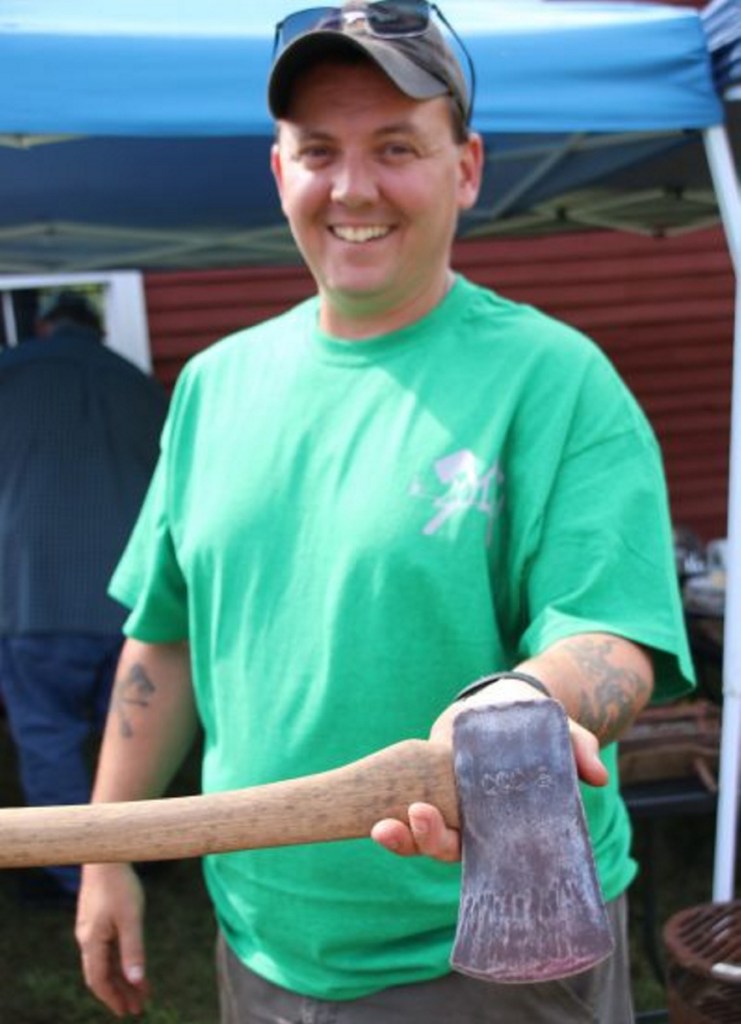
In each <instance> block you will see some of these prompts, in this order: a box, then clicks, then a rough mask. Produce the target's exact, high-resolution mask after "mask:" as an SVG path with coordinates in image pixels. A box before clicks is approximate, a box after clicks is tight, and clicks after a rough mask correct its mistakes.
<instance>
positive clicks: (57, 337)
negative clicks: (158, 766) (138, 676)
mask: <svg viewBox="0 0 741 1024" xmlns="http://www.w3.org/2000/svg"><path fill="white" fill-rule="evenodd" d="M102 340H103V330H102V327H101V322H100V318H99V316H98V313H97V311H96V309H95V307H94V306H93V305H92V303H91V302H89V301H88V299H87V298H86V297H85V296H84V295H83V294H82V293H80V292H74V291H63V292H61V293H57V294H55V295H53V296H52V297H51V300H47V302H46V305H45V306H42V307H41V309H40V311H39V316H38V319H37V324H36V336H35V337H33V338H31V339H29V340H28V341H25V342H23V343H22V344H20V345H18V346H17V347H15V348H12V349H8V350H6V351H4V352H2V354H0V410H2V423H3V429H2V431H0V694H1V695H2V701H3V703H4V706H5V711H6V715H7V720H8V725H9V729H10V733H11V736H12V739H13V741H14V744H15V747H16V750H17V756H18V766H19V771H20V779H21V784H22V788H23V792H24V796H25V799H26V801H27V803H28V804H31V805H35V806H40V805H49V804H68V803H69V804H73V803H84V802H86V801H87V800H88V799H89V796H90V778H89V775H90V773H89V770H88V758H87V753H88V745H89V743H90V740H91V736H93V735H94V734H95V733H96V731H99V729H100V727H101V726H102V722H103V720H104V717H105V714H106V711H107V707H108V701H109V696H110V690H111V685H112V679H113V673H114V669H115V665H116V662H117V659H118V655H119V650H120V647H121V643H122V633H121V626H122V623H123V618H124V613H123V610H122V608H121V607H120V605H118V604H117V603H116V602H115V601H113V600H111V598H109V597H108V596H107V594H106V588H107V582H108V579H109V577H110V574H111V570H112V568H113V566H114V565H115V564H116V561H117V559H118V557H119V555H120V553H121V550H122V548H123V546H124V544H125V541H126V538H127V536H128V533H129V531H130V529H131V525H132V523H133V521H134V519H135V517H136V513H137V511H138V509H139V506H140V504H141V500H142V497H143V495H144V492H145V490H146V488H147V485H148V482H149V478H150V476H151V473H152V470H153V467H154V464H155V460H156V458H157V453H158V442H159V434H160V430H161V427H162V423H163V420H164V416H165V413H166V406H167V400H166V397H165V394H164V391H163V390H162V389H161V388H160V386H159V385H158V384H157V383H156V382H155V381H154V380H153V379H152V378H150V377H149V376H147V375H146V374H145V373H143V372H142V371H141V370H139V369H138V368H136V367H135V366H134V365H133V364H132V363H130V362H129V361H128V360H127V359H125V358H123V357H122V356H120V355H117V354H116V353H114V352H113V351H111V350H110V349H109V348H107V347H106V346H105V345H104V344H103V343H102ZM78 886H79V869H78V868H75V867H64V868H62V867H59V868H52V869H50V871H49V872H48V873H33V874H32V873H26V874H24V875H23V876H22V892H23V893H24V894H25V895H27V896H28V897H29V898H36V899H40V898H44V900H45V901H50V900H51V901H57V900H61V901H64V900H65V897H66V899H67V900H68V901H69V902H72V900H73V899H74V896H75V894H76V891H77V888H78Z"/></svg>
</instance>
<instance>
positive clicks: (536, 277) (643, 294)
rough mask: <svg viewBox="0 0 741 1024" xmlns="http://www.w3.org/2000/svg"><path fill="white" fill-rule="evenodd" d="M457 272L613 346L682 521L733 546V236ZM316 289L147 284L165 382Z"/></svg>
mask: <svg viewBox="0 0 741 1024" xmlns="http://www.w3.org/2000/svg"><path fill="white" fill-rule="evenodd" d="M455 264H456V266H457V267H458V268H459V269H460V270H462V271H463V272H465V273H466V274H467V275H468V276H469V277H470V278H471V279H473V280H475V281H478V282H480V283H482V284H485V285H488V286H489V287H492V288H495V289H496V290H497V291H499V292H501V293H502V294H504V295H507V296H509V297H511V298H513V299H518V300H521V301H526V302H531V303H533V304H534V305H536V306H539V307H540V308H541V309H544V310H546V311H547V312H549V313H552V314H553V315H555V316H557V317H559V318H560V319H563V320H565V321H567V322H568V323H570V324H573V325H574V326H575V327H578V328H580V329H581V330H583V331H585V332H586V333H587V334H589V335H590V336H591V337H592V338H593V339H594V340H595V341H596V342H597V343H598V344H599V345H601V347H602V348H603V349H604V350H605V351H606V352H607V354H608V355H609V356H610V358H611V359H612V361H613V362H614V363H615V365H616V366H617V368H618V369H619V371H620V373H621V374H622V375H623V377H624V378H625V380H626V381H627V383H628V385H629V386H630V387H631V389H632V390H633V392H634V393H635V395H636V396H637V398H638V400H639V401H640V403H641V405H642V406H643V408H644V409H645V411H646V413H647V414H648V416H649V418H650V420H651V422H652V424H653V426H654V429H655V430H656V433H657V435H658V437H659V440H660V441H661V444H662V448H663V451H664V458H665V462H666V468H667V477H668V480H669V491H670V496H671V502H672V513H673V516H674V520H675V522H677V523H683V524H686V525H689V526H692V527H693V528H694V529H695V530H697V531H698V532H699V533H700V535H701V536H702V537H704V538H705V539H710V538H712V537H718V536H724V535H725V532H726V500H727V483H726V481H727V474H728V439H729V429H730V380H731V361H732V342H733V301H734V285H733V272H732V268H731V264H730V259H729V257H728V253H727V250H726V247H725V241H724V238H723V235H722V233H721V231H720V230H719V229H716V230H710V231H703V232H697V233H693V234H690V235H687V236H685V237H683V238H675V239H661V240H655V239H646V238H641V237H637V236H628V235H623V234H619V233H617V232H609V233H608V232H604V233H603V232H600V233H595V234H581V235H561V236H554V237H549V238H544V239H536V240H533V239H529V240H523V239H518V240H494V241H480V242H464V243H461V244H460V245H458V246H457V248H456V251H455ZM312 291H313V288H312V283H311V281H310V279H309V277H308V274H307V273H306V271H304V270H303V269H301V268H298V267H290V268H286V267H281V268H264V267H262V268H244V269H239V270H215V271H204V272H187V273H169V274H168V273H156V274H155V273H153V274H148V275H147V276H146V293H147V306H148V311H149V327H150V333H151V338H152V349H153V355H154V360H155V368H156V372H157V374H158V376H159V377H160V378H161V379H162V380H163V381H164V382H165V383H166V384H167V385H168V386H169V385H171V384H172V383H173V382H174V379H175V377H176V375H177V372H178V370H179V369H180V367H181V365H182V363H183V361H184V360H185V359H186V358H187V357H188V356H190V355H191V354H193V353H194V352H196V351H198V350H199V349H201V348H204V347H205V346H206V345H208V344H210V343H211V342H212V341H214V340H215V339H217V338H219V337H221V336H223V335H224V334H227V333H229V332H230V331H233V330H236V329H238V328H240V327H243V326H245V325H248V324H252V323H256V322H258V321H260V320H263V319H265V318H266V317H268V316H273V315H275V314H277V313H279V312H280V311H281V310H283V309H285V308H287V307H288V306H289V305H292V304H293V303H295V302H296V301H298V300H299V299H301V298H303V297H305V296H307V295H309V294H311V293H312ZM616 486H619V483H618V482H616Z"/></svg>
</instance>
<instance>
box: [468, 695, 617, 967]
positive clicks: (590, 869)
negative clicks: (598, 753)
mask: <svg viewBox="0 0 741 1024" xmlns="http://www.w3.org/2000/svg"><path fill="white" fill-rule="evenodd" d="M453 744H454V763H455V778H456V785H457V787H458V798H459V803H460V814H461V827H462V836H463V882H462V893H461V905H460V913H459V919H458V930H457V934H456V939H455V945H454V948H453V953H452V956H451V965H452V966H453V967H454V968H455V970H457V971H461V972H462V973H464V974H470V975H472V976H473V977H476V978H483V979H486V980H489V981H497V982H513V983H525V982H537V981H549V980H552V979H554V978H564V977H567V976H568V975H571V974H577V973H578V972H579V971H584V970H587V969H588V968H589V967H593V966H594V965H595V964H597V963H599V962H600V961H601V960H603V959H604V958H605V957H607V956H608V955H609V954H610V953H611V952H612V950H613V940H612V934H611V931H610V925H609V920H608V918H607V914H606V911H605V906H604V902H603V900H602V896H601V893H600V888H599V883H598V881H597V874H596V870H595V866H594V858H593V855H592V848H591V844H590V841H589V835H588V833H587V828H586V822H585V818H584V809H583V806H582V802H581V795H580V793H579V786H578V780H577V776H576V769H575V766H574V758H573V753H572V748H571V740H570V737H569V731H568V722H567V719H566V714H565V712H564V710H563V708H562V707H561V705H560V704H558V703H557V702H556V701H553V700H537V701H522V702H514V703H511V704H502V705H489V706H478V707H477V706H472V707H471V708H470V709H468V710H466V711H463V712H461V714H460V715H459V716H458V717H457V718H456V720H455V723H454V734H453Z"/></svg>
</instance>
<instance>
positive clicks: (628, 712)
mask: <svg viewBox="0 0 741 1024" xmlns="http://www.w3.org/2000/svg"><path fill="white" fill-rule="evenodd" d="M615 647H616V643H615V641H613V640H610V639H609V638H605V639H602V638H600V639H596V638H587V637H583V638H580V639H578V640H574V641H572V642H570V643H567V644H565V649H566V650H567V651H568V653H569V654H570V655H571V657H572V658H573V659H574V661H575V662H576V664H577V665H578V666H579V668H580V670H581V671H582V672H583V674H584V676H585V678H586V679H587V680H588V682H589V684H590V685H589V690H588V692H585V693H584V695H583V696H582V699H581V702H580V707H579V713H578V715H577V719H578V721H579V722H581V724H582V725H583V726H585V727H586V728H587V729H589V730H590V732H593V733H595V735H597V736H601V737H610V738H614V737H616V736H618V735H619V734H620V733H621V732H622V731H623V730H624V729H625V728H627V727H628V725H629V724H630V723H631V721H632V720H633V717H634V715H635V708H636V703H642V702H643V701H644V700H645V699H646V698H647V697H648V695H649V693H650V690H651V682H650V680H649V679H647V678H645V676H643V675H642V674H641V673H640V672H637V671H635V670H634V669H632V668H629V667H626V666H624V665H617V664H614V663H611V662H610V660H609V658H610V654H611V653H612V651H613V650H614V648H615Z"/></svg>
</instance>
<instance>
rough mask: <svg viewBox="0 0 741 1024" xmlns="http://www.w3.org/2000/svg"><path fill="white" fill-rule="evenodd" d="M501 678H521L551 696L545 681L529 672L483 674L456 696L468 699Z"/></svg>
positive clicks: (460, 698) (457, 698)
mask: <svg viewBox="0 0 741 1024" xmlns="http://www.w3.org/2000/svg"><path fill="white" fill-rule="evenodd" d="M500 679H519V680H520V681H521V682H523V683H527V684H528V686H532V687H533V689H534V690H539V691H540V692H541V693H543V694H545V696H546V697H550V696H551V694H550V691H549V690H548V687H547V686H546V685H545V683H541V681H540V680H539V679H536V678H535V676H529V675H528V674H527V672H517V671H512V672H495V673H494V675H491V676H482V677H481V679H476V680H474V682H472V683H469V684H468V686H464V687H463V689H462V690H461V691H460V693H457V694H456V696H455V699H456V700H466V698H468V697H472V696H473V695H474V693H478V692H479V690H483V689H484V687H485V686H490V685H491V684H492V683H498V682H499V680H500Z"/></svg>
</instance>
